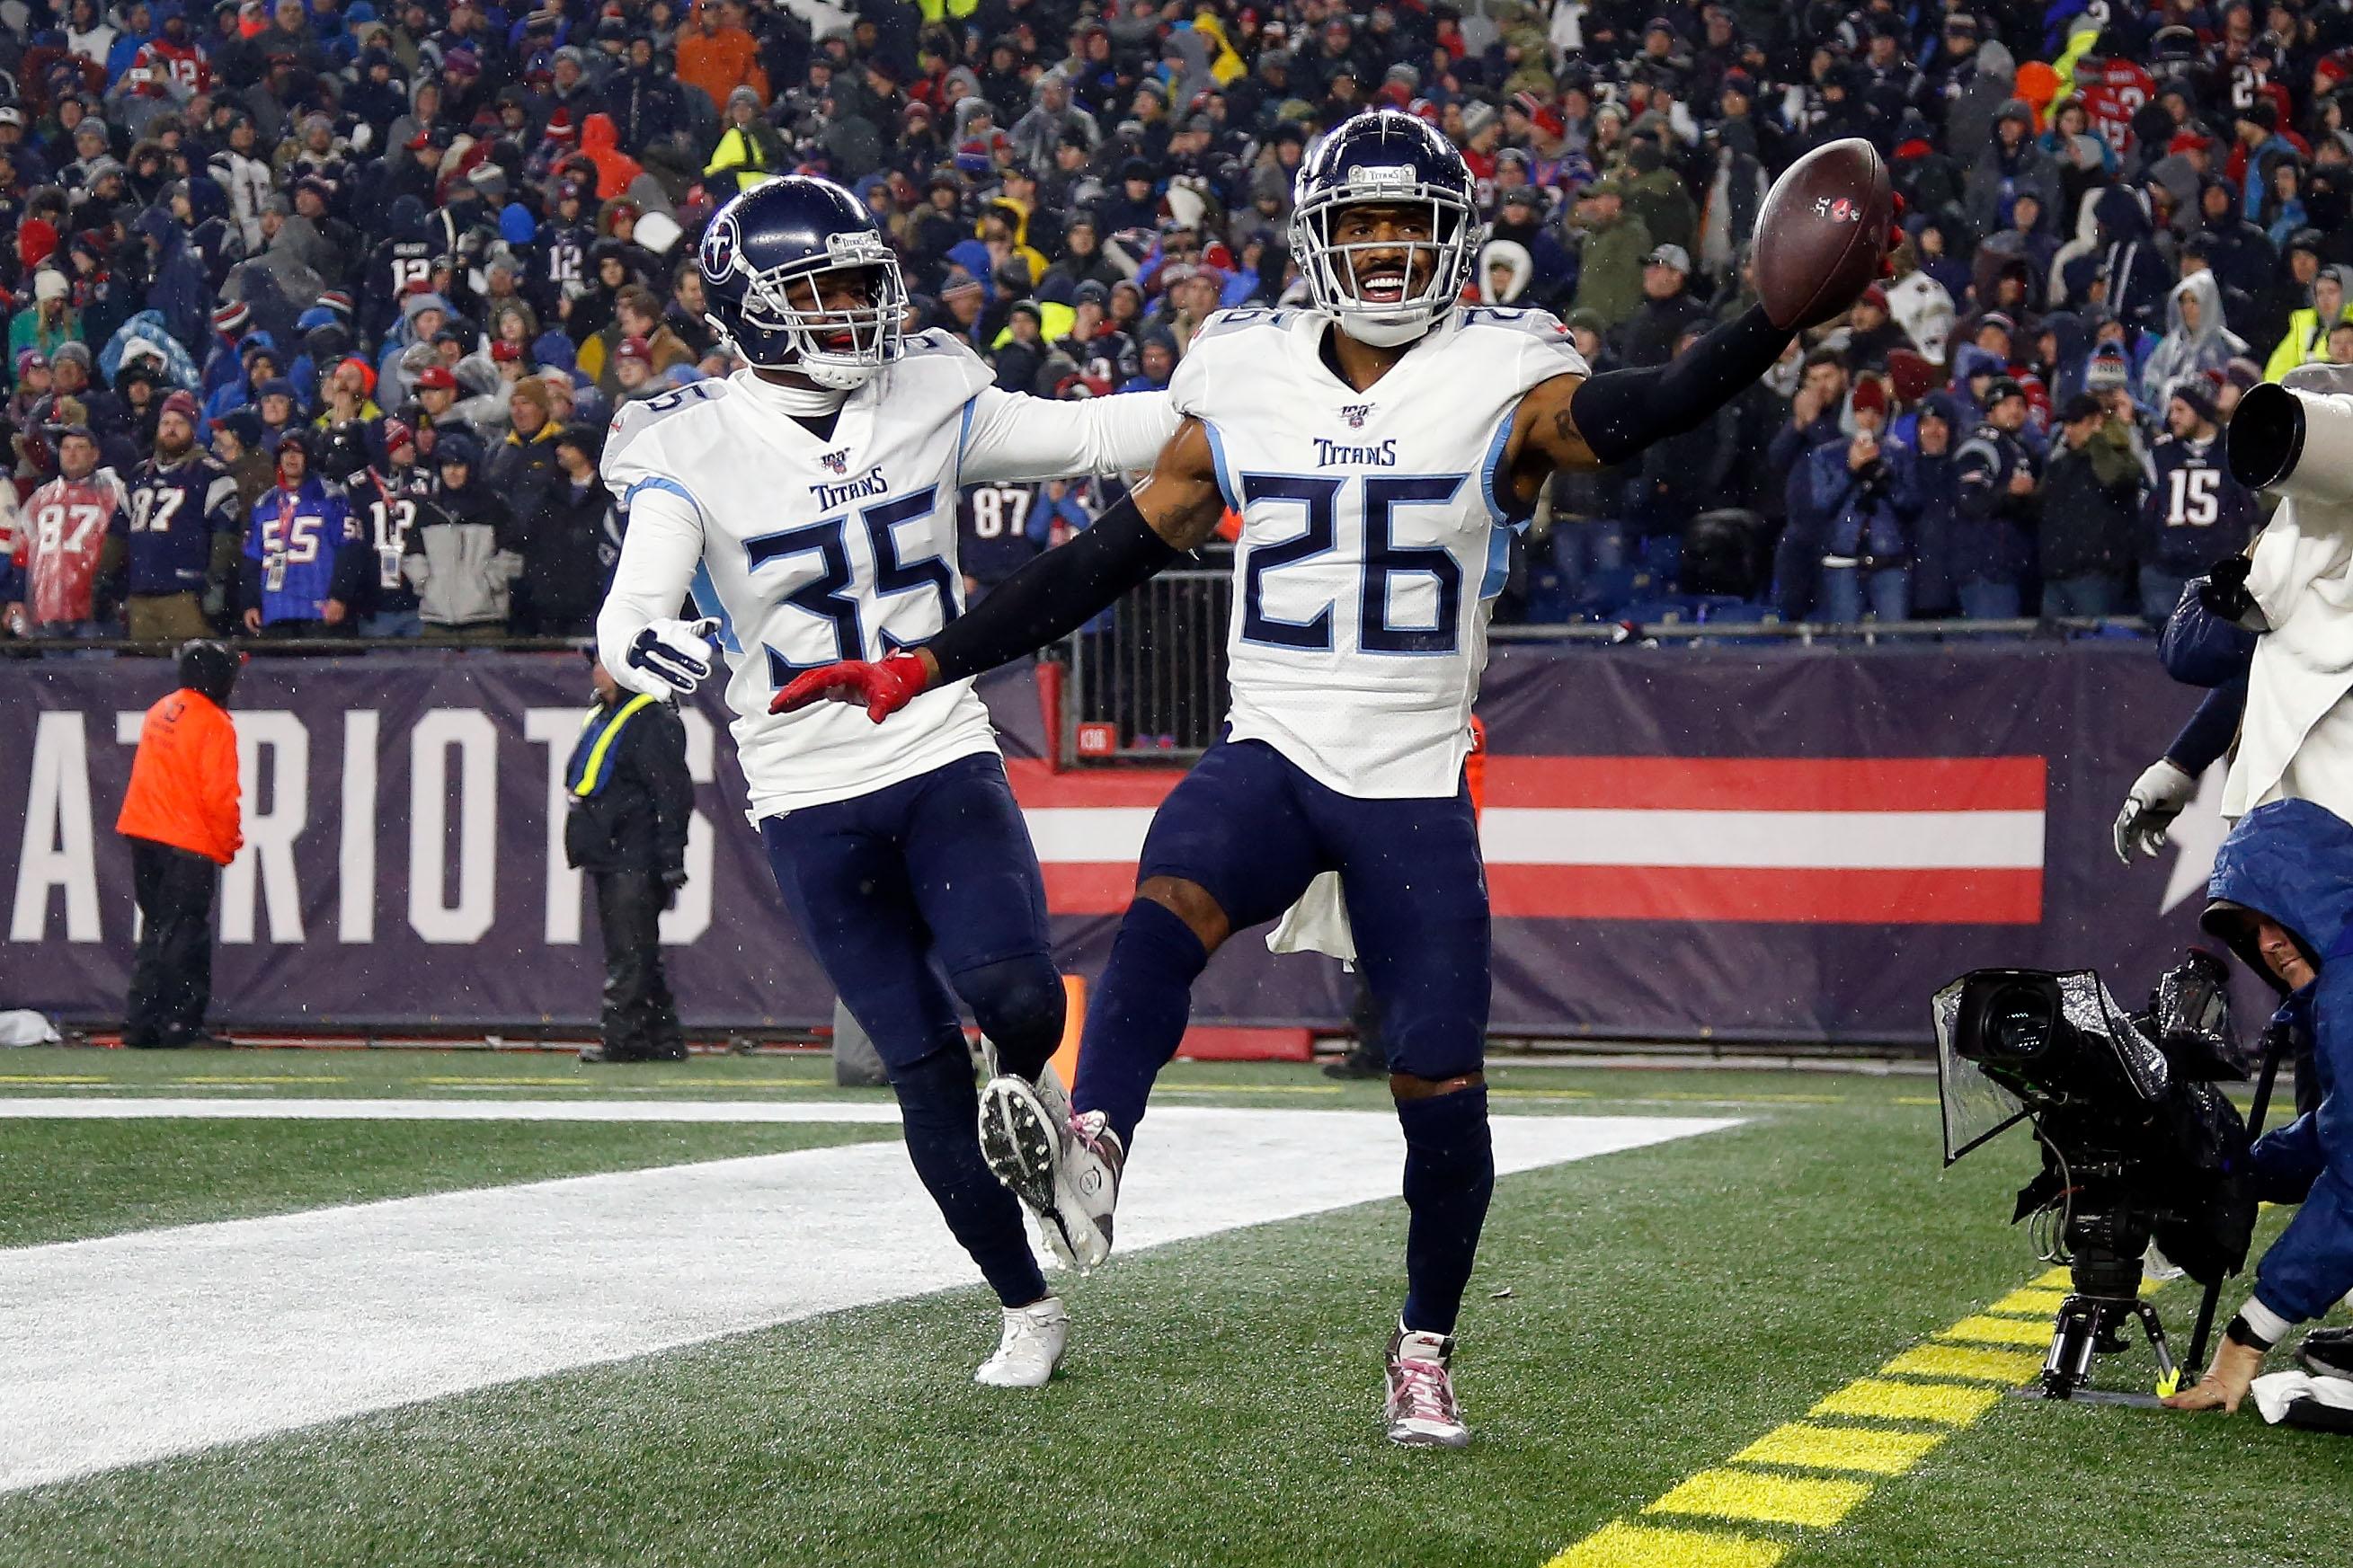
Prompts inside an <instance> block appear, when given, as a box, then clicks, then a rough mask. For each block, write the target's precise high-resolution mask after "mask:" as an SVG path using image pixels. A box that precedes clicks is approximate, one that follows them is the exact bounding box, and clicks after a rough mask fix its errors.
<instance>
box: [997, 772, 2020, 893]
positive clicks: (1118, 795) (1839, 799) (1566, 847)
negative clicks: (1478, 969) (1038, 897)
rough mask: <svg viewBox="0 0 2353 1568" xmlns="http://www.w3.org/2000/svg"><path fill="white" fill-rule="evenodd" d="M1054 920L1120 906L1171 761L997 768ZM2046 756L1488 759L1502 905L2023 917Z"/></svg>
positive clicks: (1491, 838) (1487, 840)
mask: <svg viewBox="0 0 2353 1568" xmlns="http://www.w3.org/2000/svg"><path fill="white" fill-rule="evenodd" d="M1008 769H1009V771H1010V772H1011V773H1012V777H1013V788H1014V793H1015V794H1016V795H1018V797H1019V799H1020V801H1021V805H1022V809H1023V812H1024V814H1025V815H1026V816H1028V818H1029V837H1030V839H1031V841H1032V842H1033V843H1034V844H1035V845H1036V846H1037V849H1038V858H1039V862H1040V864H1041V865H1042V866H1043V867H1044V868H1045V873H1046V894H1047V901H1048V902H1049V904H1050V906H1051V907H1052V909H1053V910H1054V911H1055V912H1056V913H1058V914H1111V913H1116V912H1117V911H1119V910H1123V909H1124V908H1126V907H1127V902H1128V899H1129V897H1130V896H1131V894H1132V893H1133V891H1134V885H1135V859H1136V856H1137V854H1138V853H1139V852H1140V851H1141V849H1142V847H1143V845H1144V835H1145V828H1146V827H1148V826H1150V824H1151V821H1152V813H1153V811H1154V809H1155V807H1157V806H1158V805H1159V804H1160V802H1161V800H1162V799H1163V798H1164V797H1165V796H1166V795H1167V793H1168V791H1169V790H1170V789H1171V788H1173V787H1174V786H1175V784H1176V781H1177V780H1178V779H1179V778H1181V777H1183V776H1184V775H1183V774H1182V773H1177V772H1175V771H1173V770H1158V769H1155V770H1151V771H1145V772H1134V773H1119V772H1082V773H1050V772H1049V771H1048V770H1047V768H1046V766H1045V764H1044V763H1035V762H1014V763H1008ZM2044 793H2045V769H2044V765H2043V759H2042V758H2041V757H1834V758H1788V757H1772V758H1715V757H1529V756H1502V755H1498V756H1491V757H1489V758H1488V759H1487V784H1486V796H1487V799H1486V811H1485V814H1484V816H1482V820H1481V827H1480V838H1481V842H1482V844H1483V846H1484V847H1485V849H1486V855H1487V882H1488V888H1489V889H1490V891H1491V893H1492V895H1493V900H1494V909H1495V913H1496V914H1497V915H1499V916H1504V917H1518V918H1533V919H1540V920H1641V921H1765V922H1781V923H1788V922H1816V921H1844V922H1858V923H1859V922H1866V921H1867V922H1871V923H1874V924H1876V923H1887V924H1899V925H1900V924H1926V925H1954V924H1989V925H2033V924H2036V923H2038V922H2040V921H2041V920H2042V851H2043V843H2042V839H2043V821H2044Z"/></svg>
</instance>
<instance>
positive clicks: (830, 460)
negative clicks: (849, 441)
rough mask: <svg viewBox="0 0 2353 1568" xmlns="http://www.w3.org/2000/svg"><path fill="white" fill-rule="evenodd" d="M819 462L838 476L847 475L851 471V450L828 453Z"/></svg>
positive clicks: (844, 448)
mask: <svg viewBox="0 0 2353 1568" xmlns="http://www.w3.org/2000/svg"><path fill="white" fill-rule="evenodd" d="M818 462H820V463H823V464H824V465H825V466H826V467H827V468H829V469H831V470H832V471H833V472H835V473H837V474H846V473H848V472H849V447H843V448H842V449H841V450H840V451H839V452H828V453H826V454H825V455H824V456H822V457H820V458H818Z"/></svg>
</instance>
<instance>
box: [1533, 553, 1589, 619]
mask: <svg viewBox="0 0 2353 1568" xmlns="http://www.w3.org/2000/svg"><path fill="white" fill-rule="evenodd" d="M1527 604H1528V620H1529V621H1530V622H1531V623H1532V624H1534V625H1536V626H1560V625H1563V624H1565V623H1567V622H1569V621H1573V620H1575V619H1577V595H1575V594H1574V593H1572V592H1570V591H1569V584H1568V574H1567V573H1565V572H1563V571H1562V570H1561V569H1560V568H1559V567H1557V566H1551V565H1546V566H1537V567H1535V568H1533V569H1531V570H1530V571H1529V573H1528V596H1527Z"/></svg>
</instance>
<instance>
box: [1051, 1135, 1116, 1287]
mask: <svg viewBox="0 0 2353 1568" xmlns="http://www.w3.org/2000/svg"><path fill="white" fill-rule="evenodd" d="M1058 1152H1059V1155H1060V1157H1059V1158H1058V1159H1057V1160H1056V1162H1055V1165H1054V1188H1053V1191H1054V1213H1055V1216H1056V1217H1055V1224H1056V1225H1057V1226H1059V1227H1060V1229H1061V1230H1062V1232H1063V1233H1064V1234H1065V1235H1067V1236H1068V1237H1070V1238H1071V1252H1072V1254H1073V1255H1075V1257H1076V1258H1077V1259H1078V1268H1079V1272H1081V1273H1082V1274H1083V1273H1086V1272H1087V1271H1088V1270H1090V1269H1092V1268H1097V1267H1099V1266H1100V1265H1101V1264H1102V1263H1103V1259H1105V1258H1109V1257H1110V1256H1111V1225H1112V1211H1113V1209H1115V1208H1117V1207H1118V1206H1119V1178H1120V1173H1121V1172H1122V1171H1124V1169H1126V1166H1127V1150H1126V1147H1125V1146H1124V1145H1123V1144H1122V1143H1121V1142H1120V1141H1119V1134H1118V1133H1116V1132H1113V1131H1112V1130H1111V1128H1110V1127H1109V1126H1107V1125H1106V1124H1105V1121H1104V1118H1103V1112H1102V1111H1100V1110H1090V1111H1087V1112H1085V1113H1084V1114H1082V1115H1073V1116H1072V1117H1071V1119H1070V1120H1069V1121H1065V1122H1064V1123H1063V1124H1062V1138H1061V1142H1060V1149H1059V1151H1058Z"/></svg>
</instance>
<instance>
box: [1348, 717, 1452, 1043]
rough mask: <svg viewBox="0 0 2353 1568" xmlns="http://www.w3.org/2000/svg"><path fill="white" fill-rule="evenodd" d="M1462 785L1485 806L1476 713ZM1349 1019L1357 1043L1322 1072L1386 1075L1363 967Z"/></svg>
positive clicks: (1378, 1016)
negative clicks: (1354, 1030)
mask: <svg viewBox="0 0 2353 1568" xmlns="http://www.w3.org/2000/svg"><path fill="white" fill-rule="evenodd" d="M1462 787H1463V788H1464V789H1467V790H1469V791H1470V792H1471V815H1472V816H1474V817H1475V816H1478V815H1479V814H1480V813H1481V812H1482V811H1484V810H1485V809H1486V806H1487V726H1486V725H1485V724H1483V723H1482V722H1481V721H1480V719H1479V716H1478V715H1477V714H1476V713H1473V714H1472V715H1471V754H1470V755H1469V756H1467V757H1464V758H1463V759H1462ZM1348 1022H1349V1024H1350V1026H1353V1027H1354V1028H1355V1029H1356V1044H1355V1045H1353V1046H1350V1047H1348V1054H1347V1055H1345V1056H1344V1057H1342V1058H1340V1059H1339V1060H1337V1061H1330V1062H1325V1063H1324V1077H1325V1078H1387V1077H1388V1076H1389V1057H1388V1049H1387V1048H1386V1047H1383V1046H1382V1044H1381V1014H1380V1009H1379V1008H1377V1007H1376V1006H1375V1005H1373V994H1372V993H1371V992H1370V991H1368V990H1366V988H1365V974H1364V971H1362V970H1358V971H1357V972H1356V1000H1355V1001H1354V1002H1351V1003H1350V1004H1349V1005H1348Z"/></svg>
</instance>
